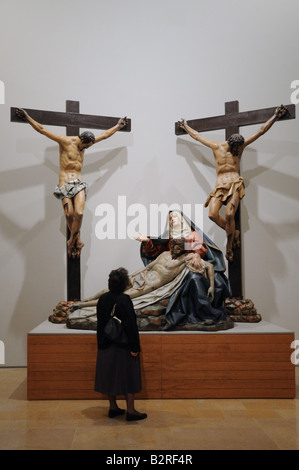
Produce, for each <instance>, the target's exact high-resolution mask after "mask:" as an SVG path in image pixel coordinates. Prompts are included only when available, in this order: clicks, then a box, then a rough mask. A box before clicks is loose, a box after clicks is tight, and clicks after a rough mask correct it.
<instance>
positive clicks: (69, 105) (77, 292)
mask: <svg viewBox="0 0 299 470" xmlns="http://www.w3.org/2000/svg"><path fill="white" fill-rule="evenodd" d="M16 109H17V108H11V121H12V122H25V121H22V120H21V119H20V118H19V117H18V116H17V114H16ZM25 111H27V113H28V114H29V115H30V116H31V117H32V118H33V119H34V120H35V121H37V122H39V123H40V124H45V125H48V126H63V127H66V135H67V136H78V135H79V134H80V128H84V129H103V130H105V129H110V128H111V127H113V126H115V125H116V124H117V123H118V121H119V119H120V118H116V117H108V116H93V115H88V114H79V101H69V100H68V101H66V112H56V111H41V110H36V109H25ZM119 131H122V132H130V131H131V120H130V119H128V124H127V125H126V126H125V127H123V128H121V129H120V130H119ZM69 235H70V232H69V230H68V228H67V240H68V239H69ZM67 300H81V272H80V257H76V258H72V257H70V256H67Z"/></svg>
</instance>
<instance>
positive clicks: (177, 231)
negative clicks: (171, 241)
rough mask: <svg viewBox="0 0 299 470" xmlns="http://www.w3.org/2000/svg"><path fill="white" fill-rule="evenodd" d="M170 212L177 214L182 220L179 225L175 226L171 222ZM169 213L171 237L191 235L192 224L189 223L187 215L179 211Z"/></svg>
mask: <svg viewBox="0 0 299 470" xmlns="http://www.w3.org/2000/svg"><path fill="white" fill-rule="evenodd" d="M170 214H175V215H176V216H177V217H178V219H179V220H180V221H181V223H180V226H179V227H173V226H172V224H171V222H170ZM170 214H169V237H170V238H185V237H188V235H190V232H191V226H190V225H189V224H188V222H187V220H186V219H185V217H184V216H183V215H182V214H181V213H180V212H179V211H171V212H170Z"/></svg>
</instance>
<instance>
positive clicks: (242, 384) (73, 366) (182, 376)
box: [27, 332, 295, 400]
mask: <svg viewBox="0 0 299 470" xmlns="http://www.w3.org/2000/svg"><path fill="white" fill-rule="evenodd" d="M140 340H141V347H142V379H143V391H142V392H141V393H140V394H138V395H137V397H136V398H152V399H155V398H160V399H161V398H294V397H295V366H294V365H293V364H292V363H291V360H290V357H291V352H292V350H291V349H290V345H291V343H292V341H293V340H294V334H293V333H286V334H240V335H239V334H229V333H227V332H226V333H225V334H213V333H207V334H167V333H162V334H141V335H140ZM96 354H97V346H96V335H90V334H89V335H86V334H75V335H72V334H68V335H65V334H62V335H60V334H55V335H51V334H28V365H27V367H28V382H27V385H28V387H27V390H28V395H27V398H28V400H46V399H47V400H50V399H55V400H64V399H99V398H106V397H104V396H101V395H100V394H99V393H96V392H94V390H93V387H94V376H95V364H96Z"/></svg>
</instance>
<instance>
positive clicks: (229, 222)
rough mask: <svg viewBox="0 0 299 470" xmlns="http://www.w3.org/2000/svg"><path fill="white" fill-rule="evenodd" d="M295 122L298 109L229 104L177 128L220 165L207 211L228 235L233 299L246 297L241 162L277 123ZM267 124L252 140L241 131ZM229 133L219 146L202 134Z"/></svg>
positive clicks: (206, 204)
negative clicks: (244, 107) (222, 111)
mask: <svg viewBox="0 0 299 470" xmlns="http://www.w3.org/2000/svg"><path fill="white" fill-rule="evenodd" d="M294 118H295V105H288V106H283V105H281V106H279V107H277V108H265V109H259V110H254V111H247V112H241V113H240V112H239V102H238V101H231V102H227V103H225V114H224V115H222V116H215V117H210V118H205V119H196V120H192V121H188V122H186V121H185V120H181V121H178V122H176V124H175V133H176V135H182V134H185V133H188V134H189V135H190V136H191V137H193V138H194V139H195V140H197V141H199V142H201V143H202V144H204V145H206V146H207V147H209V148H211V149H212V151H213V153H214V157H215V162H216V172H217V180H216V186H215V189H214V190H213V191H212V192H211V193H210V195H209V197H208V199H207V201H206V203H205V207H207V206H208V205H209V206H210V207H209V217H210V219H211V220H213V221H214V222H215V223H216V224H217V225H218V226H220V227H221V228H222V229H224V230H225V231H226V234H227V246H226V258H227V259H228V261H229V263H228V269H229V279H230V283H231V288H232V295H233V297H241V298H242V297H243V295H242V267H241V226H240V206H239V201H240V200H241V199H242V198H243V197H244V195H245V188H244V181H243V178H242V176H240V159H241V156H242V153H243V150H244V149H245V147H246V146H247V145H249V144H251V143H252V142H254V141H255V140H256V139H258V138H259V137H260V136H261V135H263V134H264V133H265V132H267V131H268V130H269V129H270V128H271V127H272V125H273V124H274V122H276V121H277V120H282V119H283V120H286V119H294ZM261 123H264V124H263V125H262V126H261V128H260V129H259V130H258V131H257V132H255V133H254V134H253V135H252V136H250V137H248V138H244V137H243V136H241V135H240V134H239V128H240V127H242V126H250V125H253V124H261ZM219 129H225V133H226V136H225V137H226V141H225V142H215V141H212V140H208V139H205V138H204V137H202V136H201V135H200V134H199V132H205V131H212V130H219ZM222 205H226V214H225V218H224V217H222V216H220V214H219V211H220V209H221V207H222Z"/></svg>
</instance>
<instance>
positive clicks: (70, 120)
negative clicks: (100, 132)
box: [10, 108, 131, 132]
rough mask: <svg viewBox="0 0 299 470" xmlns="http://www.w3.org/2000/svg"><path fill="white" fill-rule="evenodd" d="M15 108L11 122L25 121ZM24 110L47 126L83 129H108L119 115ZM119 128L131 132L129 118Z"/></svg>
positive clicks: (12, 110) (116, 121) (12, 109)
mask: <svg viewBox="0 0 299 470" xmlns="http://www.w3.org/2000/svg"><path fill="white" fill-rule="evenodd" d="M17 109H18V108H11V117H10V120H11V122H26V121H23V120H21V119H20V118H19V117H18V116H17V114H16V110H17ZM24 109H25V108H24ZM25 111H26V112H27V113H28V114H29V116H31V117H32V119H34V120H35V121H37V122H39V123H40V124H45V125H48V126H63V127H78V128H80V127H81V128H85V129H110V128H111V127H113V126H115V125H116V124H117V123H118V121H119V119H120V118H119V117H108V116H93V115H89V114H78V113H71V112H69V113H65V112H56V111H42V110H36V109H27V108H26V109H25ZM119 130H120V131H122V132H131V119H128V124H127V125H126V126H125V127H123V128H121V129H119Z"/></svg>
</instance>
